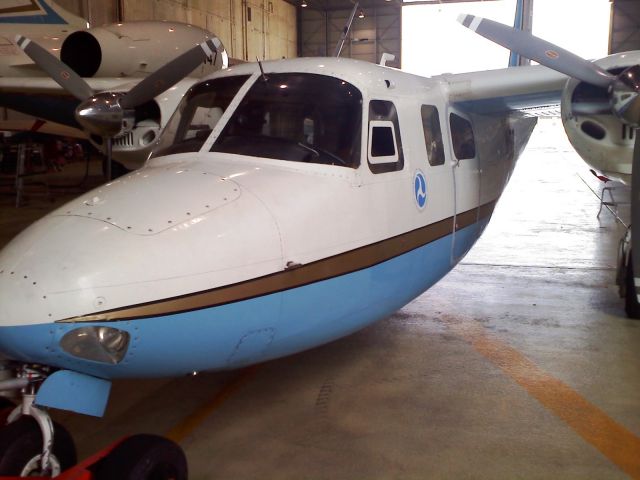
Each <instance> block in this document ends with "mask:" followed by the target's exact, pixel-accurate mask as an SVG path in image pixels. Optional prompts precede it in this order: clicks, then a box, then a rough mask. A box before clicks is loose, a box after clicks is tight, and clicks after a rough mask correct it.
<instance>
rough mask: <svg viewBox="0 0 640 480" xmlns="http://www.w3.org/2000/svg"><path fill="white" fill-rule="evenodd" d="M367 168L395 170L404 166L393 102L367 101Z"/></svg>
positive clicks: (381, 170) (373, 170)
mask: <svg viewBox="0 0 640 480" xmlns="http://www.w3.org/2000/svg"><path fill="white" fill-rule="evenodd" d="M368 147H369V148H368V155H367V157H368V160H369V168H370V169H371V171H372V172H373V173H386V172H396V171H399V170H402V169H403V168H404V155H403V152H402V140H401V138H400V124H399V123H398V112H397V111H396V107H395V105H394V104H393V102H389V101H387V100H371V101H370V102H369V143H368Z"/></svg>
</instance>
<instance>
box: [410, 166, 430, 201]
mask: <svg viewBox="0 0 640 480" xmlns="http://www.w3.org/2000/svg"><path fill="white" fill-rule="evenodd" d="M413 183H414V192H415V196H416V205H418V208H419V209H420V210H422V209H423V208H424V207H425V205H426V204H427V180H426V178H425V177H424V173H422V172H421V171H420V170H418V171H417V172H416V175H415V179H414V182H413Z"/></svg>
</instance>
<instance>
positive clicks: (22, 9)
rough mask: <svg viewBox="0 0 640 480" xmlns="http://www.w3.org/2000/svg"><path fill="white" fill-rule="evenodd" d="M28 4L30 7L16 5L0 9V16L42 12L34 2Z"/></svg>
mask: <svg viewBox="0 0 640 480" xmlns="http://www.w3.org/2000/svg"><path fill="white" fill-rule="evenodd" d="M30 3H31V5H17V6H15V7H6V8H0V15H6V14H9V13H23V12H42V10H40V8H39V7H38V5H36V2H35V1H34V0H31V2H30Z"/></svg>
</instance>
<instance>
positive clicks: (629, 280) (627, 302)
mask: <svg viewBox="0 0 640 480" xmlns="http://www.w3.org/2000/svg"><path fill="white" fill-rule="evenodd" d="M632 255H633V252H631V253H629V262H628V263H627V272H626V277H625V278H626V293H625V296H624V310H625V312H627V316H628V317H629V318H633V319H636V320H638V319H640V304H639V303H638V297H637V295H636V287H635V285H634V280H633V278H634V275H633V261H632V258H631V256H632Z"/></svg>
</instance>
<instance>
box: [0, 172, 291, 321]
mask: <svg viewBox="0 0 640 480" xmlns="http://www.w3.org/2000/svg"><path fill="white" fill-rule="evenodd" d="M238 219H241V220H242V221H240V222H238V221H237V220H238ZM256 230H258V231H260V235H259V236H256V235H255V231H256ZM281 261H282V260H281V245H280V237H279V234H278V229H277V227H276V225H275V221H274V220H273V218H272V217H271V215H270V214H269V212H268V211H267V210H266V208H265V206H264V205H263V204H262V203H261V202H260V201H259V200H258V199H257V198H255V197H253V196H252V195H248V194H247V195H243V192H242V191H241V188H240V187H239V186H238V185H237V184H236V183H234V182H233V181H231V180H228V179H224V178H222V177H220V176H217V175H214V174H210V173H207V172H205V171H196V170H189V169H187V168H181V167H180V166H175V165H174V166H169V167H159V168H145V169H142V170H140V171H138V172H135V173H134V174H130V175H128V176H126V177H123V178H122V179H120V180H118V181H115V182H112V183H111V184H108V185H106V186H104V187H101V188H99V189H97V190H94V191H92V192H90V193H88V194H86V195H84V196H83V197H81V198H79V199H77V200H74V201H73V202H70V203H69V204H67V205H65V206H63V207H62V208H60V209H58V210H57V211H55V212H53V213H51V214H49V215H48V216H46V217H44V218H43V219H42V220H40V221H38V222H36V223H35V224H34V225H32V226H31V227H29V228H28V229H27V230H25V231H24V232H23V233H21V234H20V235H19V236H18V237H16V238H15V239H14V240H13V241H12V242H11V243H10V244H9V245H8V246H7V247H5V249H4V250H2V252H0V325H1V326H7V325H11V326H14V325H31V324H43V323H50V322H56V321H60V320H66V319H71V318H75V317H77V316H86V315H91V314H94V313H96V312H102V311H106V310H112V309H117V308H121V307H127V306H131V305H137V304H141V303H145V302H152V301H155V300H158V299H163V298H170V297H175V296H180V295H183V294H188V293H192V292H196V291H201V290H206V289H210V288H215V287H216V286H219V285H225V284H230V283H234V282H237V281H241V280H242V279H243V276H246V275H247V273H246V272H247V270H248V269H249V270H250V269H251V268H252V266H256V265H257V267H256V268H257V269H258V270H260V271H261V270H264V272H265V273H270V272H272V271H274V270H277V269H278V268H279V266H280V265H281Z"/></svg>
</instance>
